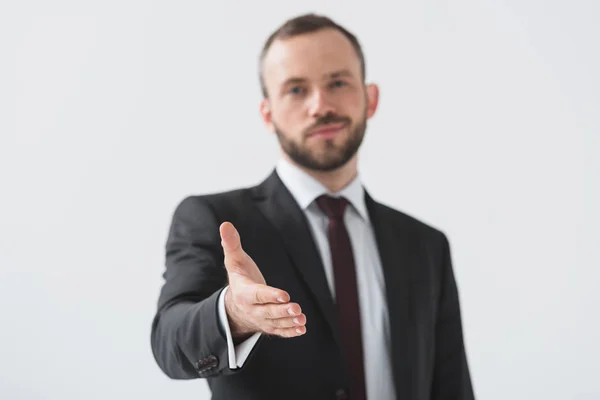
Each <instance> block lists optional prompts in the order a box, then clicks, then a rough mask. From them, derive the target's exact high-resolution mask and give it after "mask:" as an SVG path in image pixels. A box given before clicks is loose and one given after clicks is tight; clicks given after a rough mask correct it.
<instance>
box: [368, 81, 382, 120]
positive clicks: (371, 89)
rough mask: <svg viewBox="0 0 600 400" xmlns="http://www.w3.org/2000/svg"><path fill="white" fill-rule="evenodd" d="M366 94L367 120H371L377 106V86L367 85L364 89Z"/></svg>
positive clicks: (373, 84)
mask: <svg viewBox="0 0 600 400" xmlns="http://www.w3.org/2000/svg"><path fill="white" fill-rule="evenodd" d="M366 92H367V118H371V117H372V116H373V115H375V111H377V106H378V105H379V86H377V84H375V83H369V84H368V85H367V87H366Z"/></svg>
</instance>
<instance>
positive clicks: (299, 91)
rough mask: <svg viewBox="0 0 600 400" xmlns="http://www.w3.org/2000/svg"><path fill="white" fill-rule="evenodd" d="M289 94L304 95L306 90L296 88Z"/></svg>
mask: <svg viewBox="0 0 600 400" xmlns="http://www.w3.org/2000/svg"><path fill="white" fill-rule="evenodd" d="M288 92H289V93H290V94H302V93H303V92H304V89H302V88H301V87H300V86H294V87H293V88H291V89H290V90H289V91H288Z"/></svg>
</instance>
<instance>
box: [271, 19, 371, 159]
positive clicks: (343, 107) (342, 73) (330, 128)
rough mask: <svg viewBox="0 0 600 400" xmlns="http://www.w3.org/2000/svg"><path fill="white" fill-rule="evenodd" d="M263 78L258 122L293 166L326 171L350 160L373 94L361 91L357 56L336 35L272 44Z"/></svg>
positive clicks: (328, 33)
mask: <svg viewBox="0 0 600 400" xmlns="http://www.w3.org/2000/svg"><path fill="white" fill-rule="evenodd" d="M263 79H264V82H265V86H266V89H267V92H268V99H264V100H263V102H262V104H261V113H262V116H263V119H264V120H265V123H266V124H267V126H268V127H269V128H270V129H271V130H272V131H273V132H275V133H276V134H277V137H278V139H279V143H280V145H281V148H282V150H283V151H284V152H285V153H286V154H287V155H288V156H289V157H290V158H291V159H292V160H293V161H295V162H296V163H298V164H299V165H301V166H303V167H305V168H308V169H311V170H316V171H331V170H334V169H337V168H339V167H341V166H342V165H345V164H346V163H347V162H348V161H349V160H350V159H352V157H354V156H355V154H356V152H357V150H358V148H359V147H360V144H361V142H362V139H363V137H364V134H365V130H366V126H367V119H368V118H370V117H371V116H372V115H373V114H374V112H375V108H376V105H377V94H378V93H377V87H376V86H374V85H369V86H368V87H365V85H364V83H363V78H362V72H361V67H360V60H359V58H358V55H357V54H356V51H355V50H354V48H353V47H352V44H351V43H350V41H349V40H348V39H347V38H346V37H345V36H344V35H343V34H342V33H341V32H338V31H337V30H334V29H323V30H320V31H317V32H314V33H308V34H304V35H299V36H296V37H293V38H289V39H285V40H276V41H275V42H273V44H272V45H271V48H270V49H269V51H268V53H267V55H266V57H265V59H264V63H263Z"/></svg>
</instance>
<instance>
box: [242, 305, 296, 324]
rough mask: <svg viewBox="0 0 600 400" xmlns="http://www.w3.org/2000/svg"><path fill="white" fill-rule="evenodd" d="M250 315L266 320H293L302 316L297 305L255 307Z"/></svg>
mask: <svg viewBox="0 0 600 400" xmlns="http://www.w3.org/2000/svg"><path fill="white" fill-rule="evenodd" d="M252 314H253V316H254V317H257V318H263V319H266V320H276V319H282V318H294V317H299V316H303V315H304V314H302V309H301V307H300V305H299V304H298V303H287V304H265V305H257V306H255V307H254V308H253V310H252Z"/></svg>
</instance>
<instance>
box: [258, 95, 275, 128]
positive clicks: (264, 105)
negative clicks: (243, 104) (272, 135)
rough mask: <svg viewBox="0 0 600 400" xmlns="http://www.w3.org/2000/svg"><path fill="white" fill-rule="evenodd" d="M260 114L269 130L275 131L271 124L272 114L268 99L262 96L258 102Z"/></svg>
mask: <svg viewBox="0 0 600 400" xmlns="http://www.w3.org/2000/svg"><path fill="white" fill-rule="evenodd" d="M260 116H261V118H262V120H263V122H264V123H265V126H266V127H267V129H268V130H270V131H271V132H275V126H274V125H273V116H272V113H271V104H270V103H269V99H267V98H266V97H265V98H263V99H262V100H261V102H260Z"/></svg>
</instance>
